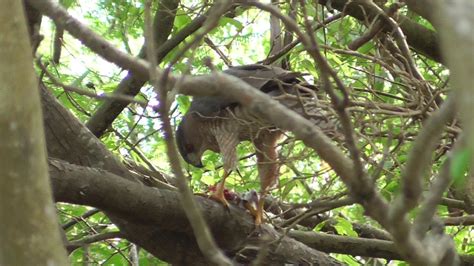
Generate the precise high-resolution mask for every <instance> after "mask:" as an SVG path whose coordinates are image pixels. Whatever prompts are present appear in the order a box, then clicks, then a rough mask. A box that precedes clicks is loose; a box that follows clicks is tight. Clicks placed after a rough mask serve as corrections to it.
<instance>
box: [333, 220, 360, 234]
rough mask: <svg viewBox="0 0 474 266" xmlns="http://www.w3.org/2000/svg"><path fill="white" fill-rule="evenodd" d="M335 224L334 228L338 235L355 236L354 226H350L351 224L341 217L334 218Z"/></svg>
mask: <svg viewBox="0 0 474 266" xmlns="http://www.w3.org/2000/svg"><path fill="white" fill-rule="evenodd" d="M336 221H337V223H336V225H335V226H334V228H336V231H337V233H338V234H340V235H345V236H352V237H357V236H358V235H357V232H356V231H354V228H353V227H352V224H351V223H350V222H349V221H348V220H346V219H343V218H340V217H338V218H336Z"/></svg>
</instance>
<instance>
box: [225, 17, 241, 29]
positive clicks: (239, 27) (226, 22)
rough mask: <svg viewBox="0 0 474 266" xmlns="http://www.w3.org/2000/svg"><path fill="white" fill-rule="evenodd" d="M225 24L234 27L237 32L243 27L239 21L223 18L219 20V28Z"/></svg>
mask: <svg viewBox="0 0 474 266" xmlns="http://www.w3.org/2000/svg"><path fill="white" fill-rule="evenodd" d="M227 24H231V25H232V26H234V27H236V28H237V29H238V30H239V31H240V30H242V28H243V27H244V26H243V25H242V23H241V22H240V21H238V20H236V19H233V18H228V17H223V18H221V19H220V20H219V25H220V26H225V25H227Z"/></svg>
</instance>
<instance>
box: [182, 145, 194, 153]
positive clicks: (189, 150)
mask: <svg viewBox="0 0 474 266" xmlns="http://www.w3.org/2000/svg"><path fill="white" fill-rule="evenodd" d="M184 148H186V151H187V152H194V146H193V145H192V144H186V145H185V146H184Z"/></svg>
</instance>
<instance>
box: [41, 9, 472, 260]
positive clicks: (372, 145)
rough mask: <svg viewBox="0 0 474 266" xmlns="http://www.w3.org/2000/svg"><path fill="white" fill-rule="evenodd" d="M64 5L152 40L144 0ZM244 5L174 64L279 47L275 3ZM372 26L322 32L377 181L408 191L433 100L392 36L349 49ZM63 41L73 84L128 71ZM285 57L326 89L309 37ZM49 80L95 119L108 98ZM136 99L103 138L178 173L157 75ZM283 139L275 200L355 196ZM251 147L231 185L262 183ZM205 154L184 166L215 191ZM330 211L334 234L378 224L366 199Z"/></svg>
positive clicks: (423, 64)
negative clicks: (424, 95) (271, 7)
mask: <svg viewBox="0 0 474 266" xmlns="http://www.w3.org/2000/svg"><path fill="white" fill-rule="evenodd" d="M66 2H67V3H66ZM63 4H64V5H65V6H68V7H69V10H70V12H71V13H73V14H74V15H75V16H76V17H79V18H81V19H82V20H84V21H85V22H87V24H89V26H90V27H91V28H92V29H93V30H94V31H96V32H97V33H99V34H101V35H102V36H103V37H105V38H106V39H107V40H109V41H110V42H111V43H113V44H115V45H116V47H118V48H120V49H122V50H123V51H126V52H128V53H131V54H133V55H137V54H138V51H139V50H140V47H141V44H142V42H143V37H142V36H143V23H144V21H143V10H144V6H143V2H142V1H111V0H100V1H76V2H74V1H64V3H63ZM154 8H156V6H155V7H154ZM280 8H281V9H282V10H288V6H287V5H286V4H282V5H281V6H280ZM205 9H206V6H205V4H203V3H201V2H200V1H183V2H182V4H181V5H180V7H179V9H178V11H177V16H176V19H175V21H174V26H173V32H172V34H171V36H170V37H171V38H172V37H174V36H176V34H178V33H179V32H180V30H182V29H183V28H184V27H186V26H187V25H189V23H191V22H192V20H193V19H194V18H195V17H196V16H198V15H199V14H201V13H202V12H203V10H205ZM307 12H308V14H309V16H310V17H311V18H313V19H314V21H319V22H320V21H322V20H324V19H325V18H327V17H329V16H331V13H329V12H327V10H326V9H322V8H320V7H318V8H317V9H316V8H315V7H314V6H312V5H311V4H307ZM401 12H402V13H409V15H410V17H411V18H413V19H414V20H415V21H417V22H419V23H421V24H422V25H423V26H426V27H431V26H430V24H429V23H428V22H427V21H426V20H424V19H422V18H421V17H419V16H417V15H415V14H412V13H411V12H407V10H406V9H402V10H401ZM234 13H235V16H234V17H224V18H222V19H221V20H220V21H219V25H218V27H217V28H216V29H214V30H213V31H211V32H210V33H209V34H208V35H207V38H208V40H209V41H206V42H202V43H199V45H198V46H197V47H196V48H195V49H192V50H188V51H185V52H184V56H182V57H180V58H178V60H177V61H176V63H175V64H174V65H173V66H172V69H173V71H174V72H176V73H187V72H190V73H192V74H202V73H208V72H210V70H209V68H208V67H207V66H206V65H205V64H204V63H203V62H204V61H205V59H206V58H210V59H211V61H212V63H213V64H214V67H215V68H217V69H225V68H226V67H227V66H226V60H224V59H223V58H222V57H221V56H220V55H219V54H218V53H217V51H219V52H221V53H222V54H224V55H225V56H226V57H227V60H228V61H229V62H231V63H232V64H233V65H241V64H248V63H255V62H258V61H260V60H263V59H265V57H266V55H268V53H269V52H270V50H271V45H272V42H271V40H270V34H269V25H270V24H269V23H268V21H269V15H268V13H265V12H263V11H260V10H257V9H242V8H239V9H237V10H236V11H235V12H234ZM298 15H299V17H298V22H299V23H300V24H301V25H303V22H304V21H303V19H302V16H301V14H298ZM366 29H367V28H366V27H365V26H364V25H363V24H362V23H361V22H360V21H358V20H356V19H354V18H350V17H345V18H343V19H339V20H336V21H335V22H334V23H331V24H328V25H326V26H325V27H324V29H320V30H318V31H317V32H316V34H315V37H316V40H317V41H318V42H319V43H320V44H322V45H323V46H322V47H323V49H324V50H323V53H324V56H325V58H326V60H327V61H328V63H329V64H330V65H331V66H332V67H333V68H334V70H335V71H336V72H337V73H338V76H339V78H340V79H341V80H343V82H344V84H345V86H346V87H347V88H349V90H350V97H351V101H352V105H351V106H350V107H349V108H348V111H349V112H350V115H351V119H352V122H353V125H354V128H355V130H356V131H355V132H356V138H357V143H356V145H357V147H359V148H360V150H361V152H362V153H361V157H362V158H363V160H364V163H365V165H366V171H367V172H368V173H369V174H370V175H371V176H374V177H375V178H376V181H375V182H376V184H377V187H378V189H379V191H380V192H381V194H382V195H383V197H384V198H386V199H388V200H392V199H393V198H394V197H395V196H396V195H397V194H398V192H399V191H400V180H399V178H400V175H401V173H400V171H401V169H403V167H404V165H405V163H406V161H407V160H408V158H407V156H408V155H407V154H408V152H409V151H410V148H411V146H412V143H413V140H414V138H415V136H416V135H417V134H418V132H419V130H420V127H421V125H422V123H423V122H424V118H425V117H426V115H427V111H432V110H424V109H423V106H422V105H417V101H418V100H419V96H418V95H417V94H416V93H420V92H419V91H418V90H417V88H416V86H417V84H415V83H414V81H413V80H412V79H411V78H410V76H409V75H408V73H407V72H405V70H403V67H401V66H400V64H402V62H400V61H397V59H396V58H395V57H393V56H392V55H390V52H389V50H388V48H387V47H386V46H385V45H387V46H388V45H389V44H390V43H389V41H388V40H387V41H386V42H384V41H383V40H382V38H380V39H378V40H373V41H370V42H367V43H366V44H365V45H363V46H362V47H360V48H359V49H358V50H357V51H356V52H353V51H348V49H347V46H348V44H350V43H351V42H353V41H354V40H355V39H357V38H358V37H359V36H361V35H363V34H364V32H365V31H366ZM43 31H44V32H43V34H44V36H45V39H44V41H43V42H42V45H41V46H40V49H39V54H41V55H42V57H43V58H42V60H43V61H44V62H47V61H49V60H50V58H51V57H52V55H51V54H52V50H53V40H54V31H55V27H54V25H49V27H43ZM193 38H194V37H193V36H191V37H188V38H187V39H186V42H191V41H192V40H193ZM186 42H183V43H180V44H179V45H177V46H176V47H174V49H173V50H171V52H169V53H168V54H167V55H166V56H165V57H164V59H163V60H162V62H161V64H160V66H161V67H168V65H169V63H170V62H172V61H173V60H175V59H176V57H177V56H179V55H180V53H181V51H182V49H184V47H186ZM63 47H64V49H63V54H62V57H61V63H60V64H57V65H54V64H50V65H49V66H48V70H49V71H50V72H51V73H52V75H54V76H55V77H57V78H58V79H59V80H60V81H61V82H62V83H64V84H70V85H73V86H76V87H81V88H83V89H85V90H89V91H92V92H95V93H98V94H100V93H112V92H113V91H114V90H115V88H116V86H117V84H118V83H119V82H120V81H121V80H122V79H123V78H124V76H125V73H124V71H123V70H121V69H119V68H118V67H117V66H114V65H112V64H110V63H107V62H105V61H104V60H102V59H100V58H98V57H97V55H95V54H93V53H92V52H90V51H89V50H88V49H86V48H84V47H83V46H82V45H81V44H80V43H79V42H78V41H76V40H74V39H73V38H71V37H70V36H69V35H68V34H67V33H66V34H65V35H64V41H63ZM286 58H287V59H288V61H289V64H290V65H291V67H292V69H294V70H296V71H301V72H302V73H308V75H307V80H308V82H310V83H314V84H315V85H316V86H319V87H320V85H321V83H320V72H319V68H318V66H316V65H315V64H314V61H313V60H312V59H311V57H310V56H309V55H308V54H307V53H306V52H305V51H304V49H303V47H302V45H301V44H299V45H296V47H295V48H293V49H292V50H291V51H290V52H288V53H287V55H286ZM414 59H415V64H416V66H417V67H418V70H419V71H420V72H421V74H422V75H423V77H424V78H425V79H426V80H427V81H428V82H429V83H430V84H431V85H432V86H433V87H434V88H436V89H435V93H434V94H436V95H439V96H440V97H441V98H443V99H445V98H446V95H447V92H448V91H449V88H448V87H447V86H446V84H447V80H448V77H449V72H448V70H447V69H446V68H445V67H444V66H443V65H441V64H439V63H437V62H435V61H432V60H430V59H429V58H426V57H424V56H422V55H419V54H416V53H415V56H414ZM45 80H46V81H48V79H45ZM49 87H50V88H52V89H53V92H54V94H55V96H56V97H57V99H58V100H59V101H61V103H62V104H63V105H64V106H66V107H67V108H68V109H69V110H70V111H72V112H73V113H74V114H75V115H76V116H77V117H78V118H79V119H80V120H81V121H83V122H87V121H88V119H89V118H90V117H91V116H92V115H93V114H94V112H95V111H96V110H97V108H98V106H99V105H100V102H98V101H96V100H94V99H91V98H90V97H87V96H83V95H79V94H75V93H72V92H66V91H64V90H63V88H62V87H61V86H58V85H57V84H50V86H49ZM415 92H416V93H415ZM317 94H318V97H319V98H320V99H319V104H320V105H321V108H323V109H325V110H326V111H327V112H328V117H336V115H335V114H336V112H335V110H334V109H333V108H332V107H331V102H330V99H329V98H328V96H327V95H326V94H325V93H324V92H323V91H322V90H320V91H318V92H317ZM136 98H137V99H138V98H139V99H144V100H146V101H148V102H149V104H150V105H151V106H150V107H147V108H142V107H140V106H139V105H136V104H130V105H129V106H128V107H127V109H125V110H124V111H123V112H122V113H121V114H120V116H119V117H118V118H117V119H116V120H115V121H114V123H113V124H112V126H111V128H110V130H109V131H108V132H107V133H106V135H104V136H102V138H101V140H102V141H103V143H104V144H105V145H106V146H107V147H108V148H109V149H110V150H112V151H114V152H115V153H116V154H117V155H119V156H121V157H122V158H123V159H127V160H132V161H134V162H136V163H138V164H140V165H143V166H145V167H148V165H150V164H152V165H153V166H154V167H156V168H157V169H158V170H159V171H162V172H164V173H166V174H167V175H171V172H170V168H169V166H168V162H167V159H166V153H165V142H164V138H163V134H162V132H161V124H160V120H159V118H158V117H157V114H156V112H155V110H154V108H152V107H153V106H152V105H155V106H156V105H157V104H159V103H158V101H157V100H156V95H155V93H154V91H153V89H152V88H151V87H150V85H148V84H147V85H145V87H144V88H143V89H142V90H141V93H140V95H139V96H137V97H136ZM189 105H190V97H188V96H183V95H178V96H176V98H175V101H174V102H173V104H172V106H171V119H172V122H173V124H174V125H177V124H178V123H179V121H180V119H181V116H182V114H183V113H184V112H186V110H187V109H188V108H189ZM458 133H459V127H458V125H457V124H453V125H452V126H451V127H450V128H449V129H448V130H447V131H445V133H444V134H443V136H442V140H441V143H440V145H439V146H438V148H437V149H436V152H435V153H434V155H433V164H432V168H431V169H430V172H429V173H426V175H425V179H424V183H425V184H426V185H428V184H429V183H430V180H431V176H433V174H435V173H437V172H438V170H439V169H440V166H441V164H442V162H443V161H444V160H445V159H446V158H447V155H446V152H447V150H448V149H449V148H450V147H451V146H452V144H453V140H454V139H455V137H456V136H457V134H458ZM280 143H281V145H280V146H279V153H280V160H281V162H282V163H283V164H282V167H281V169H280V182H279V185H278V186H277V187H276V188H275V189H274V190H273V191H272V196H273V197H274V198H277V199H279V200H281V201H283V202H286V203H290V204H301V203H309V202H312V201H314V200H321V199H338V198H341V197H343V196H346V195H347V193H348V192H347V189H346V187H345V185H344V184H343V183H342V182H341V181H340V180H339V179H338V177H337V176H336V174H335V173H334V172H333V171H332V170H331V169H330V168H329V166H328V165H327V164H326V163H325V162H324V161H322V160H321V159H320V158H319V156H318V155H317V154H316V153H315V152H314V151H313V150H312V149H309V148H307V147H306V146H305V145H304V143H302V142H301V141H299V140H296V139H295V138H294V136H293V135H291V134H287V135H285V137H284V138H283V139H282V141H281V142H280ZM339 146H340V147H342V148H343V149H344V145H343V144H342V143H339ZM253 152H254V150H253V148H252V147H251V144H250V143H243V144H241V145H240V146H239V147H238V155H239V158H240V159H239V168H238V169H239V172H238V173H234V174H232V175H231V176H230V177H229V179H228V180H227V186H228V187H229V189H231V190H234V191H236V192H239V193H244V192H247V191H249V190H252V189H254V190H258V189H259V184H258V182H257V171H256V167H255V166H256V159H255V156H252V154H253ZM142 154H143V155H144V157H142ZM469 156H470V154H468V153H467V151H464V150H462V151H460V152H459V153H458V154H455V155H454V158H453V160H454V165H455V166H454V168H453V169H452V170H453V173H452V175H453V176H454V177H455V182H456V183H459V182H462V180H463V178H464V174H465V173H466V167H467V162H468V161H469ZM203 162H204V165H205V168H203V169H198V168H194V167H191V166H187V165H186V166H185V171H186V174H187V175H188V176H189V178H190V185H191V186H192V187H193V189H194V191H195V192H204V193H206V191H207V189H208V186H210V185H213V184H215V183H216V182H218V181H219V180H220V178H221V177H222V175H223V170H222V163H221V162H220V156H219V155H218V154H215V153H212V152H207V153H206V154H205V156H204V159H203ZM87 210H89V208H88V207H84V206H75V205H70V204H58V211H59V213H60V217H61V223H66V222H68V221H70V220H71V219H76V218H77V217H80V216H81V215H83V213H84V212H86V211H87ZM415 211H416V210H415ZM449 212H450V210H449V208H446V207H440V208H438V215H439V216H440V217H447V216H449ZM324 215H325V216H327V218H329V219H331V220H333V221H335V224H334V228H335V233H337V234H339V235H343V236H352V237H357V236H358V232H357V231H356V230H355V229H354V225H355V224H370V225H371V226H373V227H379V225H377V224H376V223H375V222H373V221H372V220H370V219H369V218H367V217H366V216H364V211H363V209H362V208H361V207H360V206H355V205H351V206H344V207H341V208H337V209H333V210H330V211H329V212H326V213H325V214H324ZM323 225H324V223H321V224H320V225H317V226H315V230H316V229H317V230H319V229H321V230H322V228H323V227H324V226H323ZM116 229H117V228H116V227H115V226H114V225H113V224H111V223H110V221H109V220H108V218H107V217H106V216H105V215H104V214H102V213H98V214H95V215H93V216H91V217H88V218H87V219H83V220H81V221H79V222H78V223H77V224H75V225H74V226H73V227H71V228H69V229H68V230H67V237H68V239H69V240H70V241H74V240H79V239H81V238H84V237H86V236H88V235H91V234H98V233H104V232H110V231H114V230H116ZM448 232H449V233H450V234H452V235H454V236H455V237H454V241H455V242H456V246H457V249H458V251H459V252H461V253H467V254H474V247H473V246H472V245H469V244H465V243H473V237H474V235H473V233H472V228H471V227H469V226H453V227H448ZM130 249H131V244H130V243H129V242H127V241H125V240H120V239H112V240H107V241H102V242H98V243H94V244H91V245H88V246H86V247H84V248H79V249H77V250H76V251H74V252H73V253H72V254H71V256H70V259H71V261H72V262H73V265H76V264H77V265H80V264H83V263H85V260H89V261H91V262H93V263H94V264H101V265H102V264H103V265H124V264H126V263H127V262H128V261H129V259H128V254H129V251H130ZM335 257H336V258H338V259H340V260H341V261H343V262H345V263H347V264H349V265H362V264H366V263H369V262H371V263H374V265H375V264H377V263H376V262H375V261H374V259H369V258H361V257H352V256H349V255H335ZM139 259H140V263H143V264H141V265H158V264H159V263H161V262H160V261H159V260H158V259H156V258H154V257H153V256H151V255H149V254H148V253H147V252H146V251H144V250H140V251H139ZM404 264H405V263H404V262H395V263H391V265H404Z"/></svg>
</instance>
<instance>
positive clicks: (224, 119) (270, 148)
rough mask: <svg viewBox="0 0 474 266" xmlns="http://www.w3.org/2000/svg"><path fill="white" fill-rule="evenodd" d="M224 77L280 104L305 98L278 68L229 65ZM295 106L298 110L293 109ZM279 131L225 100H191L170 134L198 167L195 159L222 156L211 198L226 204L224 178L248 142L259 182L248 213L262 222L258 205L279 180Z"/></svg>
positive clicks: (297, 80) (297, 81) (298, 82)
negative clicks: (209, 154)
mask: <svg viewBox="0 0 474 266" xmlns="http://www.w3.org/2000/svg"><path fill="white" fill-rule="evenodd" d="M224 73H226V74H229V75H233V76H236V77H238V78H240V79H242V80H243V81H245V82H247V83H248V84H249V85H251V86H252V87H254V88H255V89H258V90H260V91H262V92H264V93H266V94H268V95H270V96H272V97H273V98H274V99H277V100H278V101H280V103H282V104H284V105H286V106H288V107H289V108H292V109H295V107H297V108H299V109H301V102H298V101H297V100H296V99H298V98H299V97H298V96H299V95H301V94H307V91H304V90H303V89H304V88H306V89H308V90H310V89H309V87H308V86H307V87H303V86H302V85H303V84H304V82H303V81H304V80H303V79H302V77H301V74H300V73H297V72H292V71H287V70H284V69H282V68H279V67H273V66H264V65H245V66H238V67H232V68H229V69H227V70H225V71H224ZM297 105H298V106H297ZM282 134H283V132H282V131H281V130H280V129H278V128H276V127H275V126H273V125H272V124H271V123H268V122H267V121H265V120H264V119H262V118H260V117H257V116H255V115H254V114H252V112H251V111H250V110H248V109H247V108H245V107H244V106H242V105H240V104H239V103H238V102H236V101H235V100H233V99H229V98H226V97H225V96H196V97H194V98H193V101H192V103H191V106H190V108H189V110H188V112H187V113H186V114H185V115H184V116H183V119H182V121H181V123H180V124H179V125H178V129H177V131H176V142H177V145H178V149H179V152H180V153H181V156H182V157H183V159H184V160H185V161H186V162H187V163H189V164H191V165H194V166H196V167H203V164H202V162H201V156H202V154H203V153H204V152H205V151H206V150H211V151H214V152H218V153H220V154H221V155H222V160H223V167H224V176H223V178H222V180H221V182H219V183H218V184H217V186H216V188H215V191H214V192H213V193H212V195H211V197H213V198H215V199H217V200H219V201H220V202H222V203H223V204H224V205H225V206H228V203H227V200H226V198H225V196H224V189H225V186H224V184H225V179H226V178H227V177H228V175H229V174H230V173H231V171H232V170H234V169H235V168H236V166H237V153H236V147H237V145H238V144H239V143H240V142H241V141H245V140H249V141H251V142H252V144H253V146H254V147H255V152H256V156H257V167H258V174H259V178H260V199H259V202H258V204H257V209H256V210H255V212H254V213H253V214H254V216H255V223H256V224H260V223H262V219H263V217H262V215H263V202H264V197H265V195H266V194H267V193H268V192H269V189H270V188H271V187H272V186H273V185H274V184H275V183H276V182H277V180H278V176H279V164H278V152H277V142H278V140H279V139H280V137H281V136H282Z"/></svg>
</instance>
